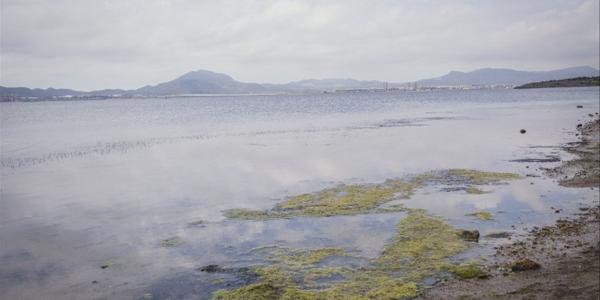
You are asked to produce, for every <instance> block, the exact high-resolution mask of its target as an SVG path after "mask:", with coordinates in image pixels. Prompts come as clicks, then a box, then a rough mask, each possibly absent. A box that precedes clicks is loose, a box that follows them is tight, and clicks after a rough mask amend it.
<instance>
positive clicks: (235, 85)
mask: <svg viewBox="0 0 600 300" xmlns="http://www.w3.org/2000/svg"><path fill="white" fill-rule="evenodd" d="M267 90H268V89H267V88H265V87H263V86H262V85H260V84H258V83H245V82H239V81H236V80H234V79H233V78H231V76H229V75H225V74H221V73H215V72H211V71H207V70H198V71H193V72H189V73H186V74H184V75H182V76H180V77H178V78H176V79H175V80H171V81H168V82H164V83H160V84H157V85H155V86H145V87H142V88H139V89H137V90H135V91H133V92H134V94H140V95H148V96H151V95H153V96H164V95H182V94H223V93H228V94H232V93H260V92H266V91H267Z"/></svg>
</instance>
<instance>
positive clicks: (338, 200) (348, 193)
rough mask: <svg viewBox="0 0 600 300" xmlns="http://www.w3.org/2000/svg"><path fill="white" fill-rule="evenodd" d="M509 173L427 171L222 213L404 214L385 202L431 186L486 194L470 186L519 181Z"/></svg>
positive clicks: (248, 216)
mask: <svg viewBox="0 0 600 300" xmlns="http://www.w3.org/2000/svg"><path fill="white" fill-rule="evenodd" d="M518 178H519V176H518V175H516V174H512V173H498V172H483V171H477V170H468V169H450V170H446V171H436V172H426V173H421V174H417V175H415V176H412V177H408V178H406V179H388V180H386V181H385V182H383V183H380V184H354V185H346V184H340V185H337V186H334V187H331V188H327V189H323V190H321V191H317V192H314V193H306V194H300V195H296V196H293V197H289V198H287V199H285V200H284V201H282V202H280V203H278V204H277V205H275V207H274V208H272V209H268V210H251V209H245V208H234V209H229V210H226V211H224V216H225V217H227V218H229V219H241V220H270V219H283V218H291V217H299V216H305V217H329V216H339V215H356V214H363V213H390V212H398V211H406V208H405V207H403V206H402V205H401V204H395V205H390V206H387V207H386V206H385V204H386V203H388V202H390V201H393V200H398V199H407V198H410V197H411V196H412V195H413V194H414V193H415V192H416V191H417V190H418V189H420V188H423V187H425V186H426V185H432V184H461V185H465V184H466V185H469V187H468V188H467V189H466V192H467V193H470V194H483V193H487V192H486V191H483V190H480V189H479V188H476V187H473V186H472V185H485V184H493V183H499V182H502V181H507V180H514V179H518Z"/></svg>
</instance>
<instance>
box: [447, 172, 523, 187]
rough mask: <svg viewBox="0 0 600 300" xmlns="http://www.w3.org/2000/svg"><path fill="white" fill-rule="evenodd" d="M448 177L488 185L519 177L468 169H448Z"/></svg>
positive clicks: (510, 174) (512, 174)
mask: <svg viewBox="0 0 600 300" xmlns="http://www.w3.org/2000/svg"><path fill="white" fill-rule="evenodd" d="M448 175H449V176H451V177H452V176H454V177H459V178H461V179H462V180H464V181H465V182H467V183H469V184H478V185H480V184H490V183H497V182H501V181H507V180H515V179H519V178H520V176H519V175H517V174H514V173H501V172H483V171H478V170H470V169H450V170H448Z"/></svg>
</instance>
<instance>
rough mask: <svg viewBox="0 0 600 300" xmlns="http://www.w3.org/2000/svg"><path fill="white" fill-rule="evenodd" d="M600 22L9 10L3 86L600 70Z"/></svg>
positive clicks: (67, 7) (341, 13)
mask: <svg viewBox="0 0 600 300" xmlns="http://www.w3.org/2000/svg"><path fill="white" fill-rule="evenodd" d="M599 18H600V17H599V2H598V1H595V0H579V1H541V0H540V1H527V2H519V1H466V0H465V1H453V2H452V3H448V2H446V1H403V2H396V1H378V2H370V1H326V2H316V1H244V2H238V1H224V2H219V3H213V2H211V1H185V0H180V1H152V2H150V1H141V0H136V1H102V2H97V1H66V0H60V1H48V2H44V1H34V0H27V1H13V0H2V2H1V20H2V21H1V43H0V53H1V74H0V85H2V86H26V87H39V88H46V87H55V88H72V89H78V90H94V89H104V88H123V89H132V88H139V87H141V86H144V85H147V84H156V83H159V82H164V81H168V80H171V79H173V78H175V77H178V76H180V75H182V74H183V73H186V72H189V71H192V70H197V69H206V70H211V71H215V72H219V73H225V74H228V75H230V76H232V77H233V78H235V79H236V80H239V81H245V82H259V83H266V82H269V83H284V82H289V81H296V80H301V79H307V78H355V79H360V80H382V81H389V82H410V81H415V80H418V79H423V78H430V77H436V76H440V75H443V74H446V73H447V72H449V71H451V70H458V71H470V70H474V69H478V68H485V67H496V68H512V69H519V70H529V71H544V70H553V69H560V68H566V67H573V66H583V65H585V66H591V67H594V68H598V67H599V65H600V62H599V61H600V58H599V56H600V49H599V46H598V44H599V35H600V33H599V32H600V29H599V26H600V24H599Z"/></svg>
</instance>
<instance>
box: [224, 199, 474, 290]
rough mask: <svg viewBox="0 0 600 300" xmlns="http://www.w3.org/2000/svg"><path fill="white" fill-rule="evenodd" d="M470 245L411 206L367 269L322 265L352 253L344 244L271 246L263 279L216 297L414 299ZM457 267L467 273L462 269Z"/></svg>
mask: <svg viewBox="0 0 600 300" xmlns="http://www.w3.org/2000/svg"><path fill="white" fill-rule="evenodd" d="M466 247H467V244H466V243H465V242H463V241H462V240H461V239H460V237H459V236H458V234H457V231H456V229H454V228H453V227H451V226H450V225H448V224H446V223H445V222H444V221H443V220H442V219H440V218H438V217H435V216H431V215H428V214H427V213H425V212H424V211H422V210H411V211H410V212H409V213H408V215H407V217H406V218H404V219H402V220H400V222H399V223H398V225H397V231H396V234H395V236H394V237H393V238H392V239H391V241H390V242H389V244H388V245H387V246H386V247H385V248H384V250H383V251H382V252H381V253H380V255H379V256H378V257H376V258H375V259H373V261H372V264H371V265H370V266H368V267H362V268H354V269H349V268H343V267H331V266H328V267H323V266H321V263H322V262H323V261H325V260H326V259H327V258H329V257H334V256H350V254H349V253H348V252H347V251H345V250H343V249H339V248H321V249H313V250H298V249H288V248H279V247H269V248H263V249H268V250H270V253H271V254H270V256H269V258H270V259H271V260H272V262H273V264H272V265H269V266H258V267H255V272H256V274H257V275H258V277H259V281H258V282H255V283H252V284H249V285H246V286H242V287H240V288H237V289H233V290H219V291H217V292H215V293H214V294H213V298H214V299H403V298H412V297H415V296H417V295H418V293H419V288H418V285H417V283H418V282H420V281H422V280H423V279H424V278H426V277H428V276H432V275H434V274H435V273H437V272H439V271H442V270H448V269H449V268H453V265H452V264H451V263H450V261H449V257H451V256H452V255H455V254H457V253H459V252H461V251H463V250H464V249H466ZM453 270H454V269H453ZM456 270H457V272H459V273H461V272H462V273H465V272H463V271H462V269H461V267H457V268H456ZM469 271H470V270H469ZM462 273H461V274H462ZM467 273H468V272H467ZM336 276H337V277H341V279H339V280H335V281H329V282H325V283H323V284H322V285H316V284H315V282H316V280H318V279H319V278H331V277H336Z"/></svg>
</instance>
